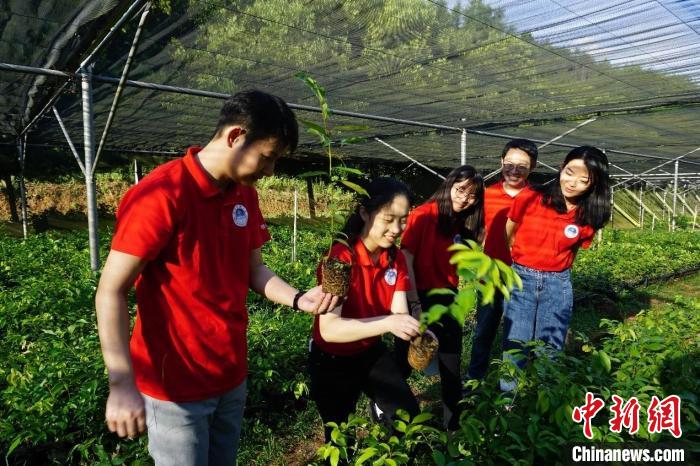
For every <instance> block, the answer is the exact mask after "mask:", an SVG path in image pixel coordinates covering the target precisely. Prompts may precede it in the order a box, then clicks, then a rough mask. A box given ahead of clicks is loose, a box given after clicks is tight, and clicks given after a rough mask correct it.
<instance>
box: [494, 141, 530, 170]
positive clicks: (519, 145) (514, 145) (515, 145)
mask: <svg viewBox="0 0 700 466" xmlns="http://www.w3.org/2000/svg"><path fill="white" fill-rule="evenodd" d="M511 149H520V150H521V151H523V152H525V153H526V154H527V155H529V156H530V168H532V167H534V166H535V164H536V163H537V146H536V145H535V143H534V142H532V141H530V140H529V139H511V140H510V141H508V142H506V145H505V146H503V152H501V160H503V158H505V156H506V154H507V153H508V151H509V150H511Z"/></svg>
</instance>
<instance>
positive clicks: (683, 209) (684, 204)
mask: <svg viewBox="0 0 700 466" xmlns="http://www.w3.org/2000/svg"><path fill="white" fill-rule="evenodd" d="M682 201H683V202H681V215H685V206H686V205H688V202H687V201H686V197H685V193H683V199H682ZM688 213H690V210H688Z"/></svg>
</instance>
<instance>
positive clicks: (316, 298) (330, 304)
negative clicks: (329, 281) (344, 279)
mask: <svg viewBox="0 0 700 466" xmlns="http://www.w3.org/2000/svg"><path fill="white" fill-rule="evenodd" d="M340 300H341V298H340V297H339V296H334V295H332V294H330V293H324V292H323V289H322V288H321V285H319V286H317V287H315V288H311V289H310V290H309V291H307V292H306V293H304V294H303V295H301V296H300V297H299V302H298V303H297V306H298V307H299V309H300V310H302V311H304V312H308V313H309V314H325V313H326V312H328V311H332V310H333V309H335V308H336V307H338V304H339V303H340Z"/></svg>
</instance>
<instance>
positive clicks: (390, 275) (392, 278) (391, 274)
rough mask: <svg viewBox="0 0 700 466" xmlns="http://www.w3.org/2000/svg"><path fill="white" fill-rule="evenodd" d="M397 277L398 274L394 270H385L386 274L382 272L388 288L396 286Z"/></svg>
mask: <svg viewBox="0 0 700 466" xmlns="http://www.w3.org/2000/svg"><path fill="white" fill-rule="evenodd" d="M397 276H398V273H397V272H396V269H387V270H386V272H384V281H385V282H387V283H388V284H389V285H390V286H394V285H396V277H397Z"/></svg>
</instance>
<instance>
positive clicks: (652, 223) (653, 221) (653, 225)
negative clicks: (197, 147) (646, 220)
mask: <svg viewBox="0 0 700 466" xmlns="http://www.w3.org/2000/svg"><path fill="white" fill-rule="evenodd" d="M655 226H656V217H655V216H654V217H651V231H654V227H655Z"/></svg>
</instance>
